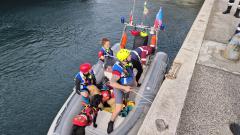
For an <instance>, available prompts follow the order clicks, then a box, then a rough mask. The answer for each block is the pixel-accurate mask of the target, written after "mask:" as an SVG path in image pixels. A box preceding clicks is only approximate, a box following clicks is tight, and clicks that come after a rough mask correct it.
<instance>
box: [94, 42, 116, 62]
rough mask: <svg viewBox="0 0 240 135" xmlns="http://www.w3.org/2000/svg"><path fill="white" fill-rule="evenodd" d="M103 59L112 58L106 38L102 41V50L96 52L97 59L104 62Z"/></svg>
mask: <svg viewBox="0 0 240 135" xmlns="http://www.w3.org/2000/svg"><path fill="white" fill-rule="evenodd" d="M105 57H113V51H112V50H111V46H110V41H109V39H107V38H103V39H102V48H101V50H100V51H99V52H98V58H99V59H100V60H101V61H102V62H104V59H105Z"/></svg>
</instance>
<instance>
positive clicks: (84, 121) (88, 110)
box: [72, 105, 98, 127]
mask: <svg viewBox="0 0 240 135" xmlns="http://www.w3.org/2000/svg"><path fill="white" fill-rule="evenodd" d="M97 112H98V109H96V108H93V107H90V106H89V105H88V106H85V108H84V109H83V110H82V112H81V113H80V114H79V115H77V116H75V117H74V118H73V121H72V123H73V125H77V126H81V127H84V126H89V125H91V124H92V121H93V115H94V114H96V113H97Z"/></svg>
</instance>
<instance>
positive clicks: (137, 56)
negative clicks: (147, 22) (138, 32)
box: [131, 46, 154, 86]
mask: <svg viewBox="0 0 240 135" xmlns="http://www.w3.org/2000/svg"><path fill="white" fill-rule="evenodd" d="M153 51H154V48H153V47H151V46H140V47H138V48H136V49H135V50H132V51H131V56H132V59H131V62H132V64H133V68H135V69H137V75H136V81H137V85H138V86H140V85H141V84H140V83H139V82H138V81H139V79H140V77H141V75H142V72H143V67H142V65H145V64H146V60H147V56H149V55H151V54H152V52H153Z"/></svg>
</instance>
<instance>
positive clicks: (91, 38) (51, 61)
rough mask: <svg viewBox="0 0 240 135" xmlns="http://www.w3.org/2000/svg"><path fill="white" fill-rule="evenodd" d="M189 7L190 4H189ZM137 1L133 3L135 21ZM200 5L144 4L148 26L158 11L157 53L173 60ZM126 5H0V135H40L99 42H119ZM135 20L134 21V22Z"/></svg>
mask: <svg viewBox="0 0 240 135" xmlns="http://www.w3.org/2000/svg"><path fill="white" fill-rule="evenodd" d="M189 1H190V2H189ZM142 4H143V0H137V4H136V12H135V13H136V15H137V18H138V22H140V21H141V20H139V18H141V12H142ZM201 4H202V0H196V1H194V2H193V1H192V0H188V1H187V0H182V1H179V0H178V1H176V0H175V1H174V0H173V1H166V0H164V1H163V0H161V1H160V0H152V1H149V9H150V14H149V16H148V17H147V19H148V21H144V23H146V24H152V23H153V20H154V18H155V14H156V13H157V11H158V9H159V6H160V5H162V6H163V8H164V14H165V17H164V22H165V23H166V25H167V27H166V31H165V32H162V33H161V34H160V42H159V44H160V46H159V49H160V50H162V51H165V52H166V53H168V54H169V56H170V60H171V61H172V60H173V58H174V57H175V56H176V54H177V52H178V50H179V48H180V47H181V44H182V42H183V40H184V38H185V37H186V34H187V32H188V30H189V29H190V27H191V25H192V23H193V21H194V19H195V17H196V15H197V13H198V11H199V9H200V7H201ZM131 6H132V0H114V1H112V0H45V1H44V0H35V1H34V0H33V1H26V0H25V1H21V2H20V1H13V0H11V1H8V3H6V2H2V1H1V3H0V135H16V134H17V135H43V134H46V133H47V131H48V128H49V126H50V124H51V122H52V120H53V119H54V117H55V115H56V114H57V112H58V111H59V109H60V108H61V106H62V105H63V103H64V102H65V100H66V99H67V97H68V96H69V94H70V93H71V92H72V87H73V85H74V83H73V78H74V76H75V73H77V72H78V66H79V64H80V63H82V62H85V61H89V62H91V63H95V62H96V61H97V59H96V58H97V51H98V50H99V48H100V40H101V38H102V37H108V38H109V39H110V40H111V41H112V43H115V42H118V41H119V39H120V35H121V31H122V27H123V26H122V25H121V24H120V18H121V16H127V15H128V14H129V11H130V8H131ZM135 17H136V16H135Z"/></svg>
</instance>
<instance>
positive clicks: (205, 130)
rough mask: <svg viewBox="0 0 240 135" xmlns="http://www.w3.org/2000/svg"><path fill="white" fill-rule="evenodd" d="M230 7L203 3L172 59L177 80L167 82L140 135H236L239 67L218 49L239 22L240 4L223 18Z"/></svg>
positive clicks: (210, 0) (212, 0) (223, 0)
mask: <svg viewBox="0 0 240 135" xmlns="http://www.w3.org/2000/svg"><path fill="white" fill-rule="evenodd" d="M227 2H228V0H205V2H204V5H203V7H202V9H201V10H200V12H199V15H198V17H197V18H196V20H195V22H194V24H193V26H192V28H191V30H190V31H189V33H188V36H187V37H186V39H185V41H184V43H183V45H182V47H181V49H180V51H179V53H178V55H177V56H176V58H175V60H174V64H175V65H180V66H178V67H177V66H174V64H173V66H172V68H173V72H174V73H176V78H175V79H166V80H165V81H164V82H163V84H162V86H161V88H160V90H159V92H158V94H157V96H156V98H155V100H154V102H153V104H152V106H151V108H150V110H149V112H148V114H147V116H146V118H145V120H144V122H143V124H142V126H141V128H140V130H139V132H138V135H146V134H149V135H175V134H178V135H232V133H231V131H230V130H229V124H230V123H232V122H239V121H240V62H232V61H229V60H226V59H224V58H222V57H221V55H220V52H221V51H220V50H222V49H224V48H225V46H226V43H227V42H228V40H229V38H230V37H231V36H232V35H233V33H234V31H235V29H236V26H237V24H238V23H239V22H240V19H236V18H235V17H234V16H233V14H234V12H235V11H236V8H237V3H238V2H239V0H235V5H234V7H233V9H232V11H231V14H228V15H223V14H222V12H223V11H224V10H225V9H226V7H227ZM175 68H176V69H177V68H179V70H174V69H175ZM170 71H171V70H170ZM175 71H176V72H175ZM170 73H171V72H170Z"/></svg>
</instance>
